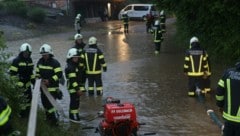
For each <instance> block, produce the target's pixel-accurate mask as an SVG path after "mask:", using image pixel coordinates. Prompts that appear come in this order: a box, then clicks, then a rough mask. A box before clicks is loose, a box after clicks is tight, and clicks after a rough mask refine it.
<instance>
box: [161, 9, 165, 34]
mask: <svg viewBox="0 0 240 136" xmlns="http://www.w3.org/2000/svg"><path fill="white" fill-rule="evenodd" d="M165 22H166V14H165V13H164V10H162V11H161V12H160V25H161V28H162V33H165V32H166V24H165Z"/></svg>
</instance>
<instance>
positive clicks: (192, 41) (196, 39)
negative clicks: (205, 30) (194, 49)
mask: <svg viewBox="0 0 240 136" xmlns="http://www.w3.org/2000/svg"><path fill="white" fill-rule="evenodd" d="M194 42H199V40H198V38H197V37H195V36H193V37H192V38H191V40H190V45H191V44H192V43H194Z"/></svg>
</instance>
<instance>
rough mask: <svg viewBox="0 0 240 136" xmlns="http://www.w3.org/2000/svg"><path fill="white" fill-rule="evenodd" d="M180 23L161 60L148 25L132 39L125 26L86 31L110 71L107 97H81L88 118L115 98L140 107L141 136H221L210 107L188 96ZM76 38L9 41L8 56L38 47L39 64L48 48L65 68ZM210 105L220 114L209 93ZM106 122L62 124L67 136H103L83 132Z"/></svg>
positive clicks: (134, 26) (170, 27)
mask: <svg viewBox="0 0 240 136" xmlns="http://www.w3.org/2000/svg"><path fill="white" fill-rule="evenodd" d="M174 22H175V20H174V19H168V20H167V33H166V34H165V35H164V42H163V44H162V48H161V52H160V54H159V55H155V54H154V46H153V42H152V35H151V34H147V33H146V32H145V24H144V22H131V23H130V26H129V29H130V33H129V34H126V35H125V34H123V33H122V31H123V29H122V28H120V26H121V22H120V21H109V22H105V23H98V24H93V25H89V28H88V29H86V30H85V31H83V36H84V41H85V42H87V39H88V38H89V37H90V36H96V37H97V39H98V44H99V47H100V48H101V49H102V51H103V52H104V55H105V59H106V61H107V63H108V70H107V72H105V73H103V85H104V95H103V96H94V97H89V96H87V95H84V96H82V97H81V103H80V105H81V107H80V113H81V116H82V117H86V116H87V117H90V118H93V117H94V116H95V115H97V112H98V111H100V110H102V102H103V100H104V99H105V98H106V97H108V96H112V97H115V98H118V99H120V100H121V101H122V102H131V103H133V104H134V105H135V108H136V110H137V117H138V121H139V122H141V123H146V125H144V126H141V128H140V130H139V135H141V134H144V133H147V132H156V135H157V136H206V135H207V136H220V130H219V128H218V127H217V126H216V125H215V124H214V123H213V121H212V120H211V119H210V118H209V117H208V116H207V114H206V109H205V108H204V106H202V104H201V103H199V102H198V101H197V100H196V99H195V98H189V97H188V96H187V78H186V77H185V76H184V75H183V60H184V56H183V53H184V50H183V49H181V48H178V47H176V46H175V44H177V43H174V39H173V38H174V34H175V32H176V30H175V26H174ZM73 35H74V32H73V31H72V32H66V33H60V34H49V35H44V36H41V37H36V38H31V39H24V40H17V41H9V42H7V45H8V49H7V51H9V52H11V53H13V54H14V55H17V54H18V49H19V46H20V45H21V44H22V43H24V42H28V43H30V44H31V45H32V47H33V53H32V58H33V60H34V62H35V63H36V61H37V60H38V58H39V57H40V55H39V48H40V46H41V45H42V44H44V43H47V44H49V45H51V46H52V48H53V52H54V55H55V57H56V58H57V59H58V60H59V61H60V63H61V66H62V68H63V69H64V67H65V64H66V63H65V61H66V54H67V50H68V49H69V48H70V47H72V46H73V40H72V39H73ZM221 72H222V71H221V70H218V71H217V75H216V76H215V77H213V81H212V86H213V87H215V86H216V82H217V78H219V75H220V73H221ZM61 89H62V90H63V92H64V98H63V100H61V101H59V102H60V103H61V105H62V107H63V108H64V111H65V113H66V114H68V107H69V95H68V92H67V90H66V87H65V86H64V87H61ZM206 103H207V107H209V108H212V109H214V110H217V107H216V106H215V100H214V97H213V96H212V95H211V94H207V96H206ZM100 120H101V118H97V119H95V120H93V121H90V122H88V121H84V120H83V121H82V123H81V124H80V125H79V124H72V123H70V122H69V121H68V120H66V119H61V121H62V122H63V123H62V125H63V126H64V129H66V131H68V132H67V133H69V135H74V136H75V135H76V136H95V135H96V136H97V135H99V134H98V133H94V129H84V130H83V129H82V127H84V126H94V127H97V126H98V123H99V122H100Z"/></svg>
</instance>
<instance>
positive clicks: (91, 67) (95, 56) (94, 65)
mask: <svg viewBox="0 0 240 136" xmlns="http://www.w3.org/2000/svg"><path fill="white" fill-rule="evenodd" d="M81 60H82V61H81V63H80V65H81V64H82V66H84V67H85V69H86V74H101V73H102V69H103V70H104V71H106V70H107V64H106V62H105V60H104V55H103V53H102V51H101V50H100V49H99V48H98V47H97V45H90V46H89V48H87V49H86V50H85V53H84V55H82V56H81Z"/></svg>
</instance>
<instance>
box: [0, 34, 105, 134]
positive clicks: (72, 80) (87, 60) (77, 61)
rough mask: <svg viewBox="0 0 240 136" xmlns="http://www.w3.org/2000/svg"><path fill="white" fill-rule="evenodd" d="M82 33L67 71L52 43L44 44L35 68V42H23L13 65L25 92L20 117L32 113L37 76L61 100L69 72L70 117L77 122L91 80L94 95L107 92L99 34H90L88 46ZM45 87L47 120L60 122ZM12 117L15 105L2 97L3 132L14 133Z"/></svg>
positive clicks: (12, 72) (77, 36) (12, 70)
mask: <svg viewBox="0 0 240 136" xmlns="http://www.w3.org/2000/svg"><path fill="white" fill-rule="evenodd" d="M78 32H80V31H77V33H76V34H75V35H74V41H75V44H74V46H73V47H71V48H70V49H69V50H68V52H67V55H66V67H65V69H64V72H63V70H62V68H61V64H60V62H59V61H58V60H57V59H56V58H55V57H54V54H53V50H52V47H51V46H50V45H49V44H43V45H42V46H41V47H40V49H39V53H40V55H41V58H40V59H39V60H38V61H37V63H36V67H35V70H34V64H33V60H32V58H31V54H32V47H31V45H30V44H28V43H23V44H22V45H21V46H20V49H19V54H18V56H17V57H16V58H14V60H13V61H12V64H11V66H10V68H9V74H10V76H11V78H13V79H15V80H16V81H17V82H16V85H17V87H18V88H19V90H22V91H23V92H22V93H23V95H21V97H23V99H24V101H23V102H22V103H21V104H20V107H21V111H20V114H19V116H20V117H22V118H25V117H28V116H29V114H30V113H29V112H30V108H31V100H32V86H33V85H34V83H35V80H36V79H41V81H42V82H41V84H44V85H45V86H46V87H47V91H49V93H50V94H51V95H52V97H53V98H54V99H55V100H56V99H60V100H61V99H62V97H63V94H62V91H61V90H60V89H59V83H60V82H61V80H62V79H64V73H65V77H66V79H67V90H68V92H69V95H70V104H69V119H70V121H73V122H74V121H80V118H79V102H80V101H79V99H80V96H81V95H83V94H84V93H85V92H86V88H85V84H87V83H88V89H87V90H88V95H89V96H93V95H94V94H95V91H96V95H99V96H101V95H102V94H103V85H102V71H104V72H106V71H107V64H106V62H105V59H104V55H103V52H102V51H101V50H100V49H99V48H98V46H97V38H96V37H93V36H92V37H90V38H89V40H88V46H86V44H85V43H84V42H83V36H82V34H80V33H78ZM86 79H87V80H86ZM95 88H96V89H95ZM42 89H43V88H40V91H41V102H42V105H43V107H44V109H45V114H46V119H47V121H49V122H50V124H53V125H57V124H58V118H59V115H58V113H57V110H56V108H55V107H54V106H53V104H52V103H51V102H50V100H49V99H48V97H47V96H46V95H45V94H44V91H43V90H42ZM10 116H11V107H10V106H9V105H8V104H7V103H6V101H5V99H4V98H2V97H0V135H5V134H9V133H12V129H11V125H10V123H9V122H10Z"/></svg>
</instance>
